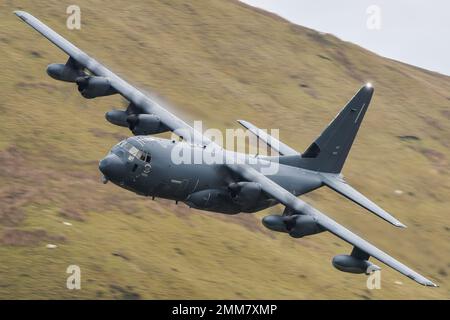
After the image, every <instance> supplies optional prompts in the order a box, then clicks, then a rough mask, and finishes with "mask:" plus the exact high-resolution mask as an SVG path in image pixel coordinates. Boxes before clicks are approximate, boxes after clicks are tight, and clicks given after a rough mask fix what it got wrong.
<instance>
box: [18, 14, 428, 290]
mask: <svg viewBox="0 0 450 320" xmlns="http://www.w3.org/2000/svg"><path fill="white" fill-rule="evenodd" d="M15 14H16V15H17V16H18V17H19V18H21V19H22V20H23V21H24V22H26V23H27V24H28V25H30V26H31V27H33V28H34V29H35V30H36V31H38V32H39V33H40V34H42V35H43V36H44V37H46V38H47V39H48V40H50V41H51V42H52V43H53V44H55V45H56V46H57V47H59V48H60V49H61V50H62V51H64V52H65V53H66V54H67V55H68V56H69V59H68V61H67V63H66V64H51V65H49V66H48V68H47V73H48V74H49V75H50V76H51V77H52V78H54V79H57V80H60V81H66V82H73V83H76V84H77V86H78V90H79V91H80V93H81V94H82V95H83V97H85V98H88V99H91V98H96V97H101V96H108V95H112V94H117V93H118V94H120V95H122V96H123V97H124V98H125V99H126V100H128V102H129V105H128V108H127V109H126V110H124V111H121V110H112V111H110V112H107V113H106V119H107V120H108V121H109V122H111V123H113V124H115V125H119V126H123V127H128V128H129V129H130V130H131V131H132V132H133V134H134V135H135V136H133V137H130V138H128V139H126V140H123V141H121V142H120V143H118V144H117V145H116V146H114V147H113V148H112V149H111V151H110V153H109V154H108V155H107V156H106V157H105V158H104V159H102V160H101V161H100V163H99V169H100V171H101V172H102V173H103V175H104V179H105V181H108V180H109V181H111V182H113V183H114V184H116V185H118V186H120V187H122V188H125V189H128V190H131V191H133V192H136V193H138V194H141V195H145V196H152V197H161V198H166V199H172V200H176V201H182V202H184V203H186V204H187V205H189V206H190V207H193V208H196V209H200V210H208V211H215V212H221V213H226V214H236V213H239V212H256V211H259V210H262V209H265V208H268V207H271V206H273V205H276V204H279V203H280V204H282V205H284V206H285V210H284V212H283V214H282V215H269V216H266V217H264V218H263V220H262V222H263V224H264V226H265V227H267V228H268V229H270V230H273V231H278V232H284V233H288V234H289V235H290V236H292V237H294V238H300V237H304V236H309V235H313V234H316V233H320V232H323V231H329V232H331V233H333V234H334V235H336V236H337V237H339V238H341V239H342V240H345V241H346V242H348V243H350V244H351V245H352V246H353V250H352V252H351V254H350V255H338V256H335V257H334V258H333V260H332V263H333V265H334V266H335V267H336V268H337V269H339V270H341V271H344V272H350V273H366V274H368V273H370V272H373V271H375V270H379V269H380V268H379V267H378V266H376V265H374V264H373V263H372V262H369V258H370V257H374V258H376V259H377V260H379V261H381V262H383V263H385V264H386V265H388V266H390V267H392V268H393V269H395V270H397V271H399V272H400V273H402V274H404V275H405V276H407V277H409V278H411V279H412V280H414V281H417V282H418V283H420V284H422V285H425V286H437V285H436V284H434V283H433V282H431V281H430V280H428V279H426V278H425V277H423V276H422V275H420V274H419V273H417V272H415V271H414V270H412V269H410V268H409V267H407V266H406V265H404V264H402V263H400V262H399V261H397V260H396V259H394V258H392V257H391V256H389V255H388V254H386V253H385V252H383V251H381V250H380V249H378V248H376V247H375V246H373V245H372V244H370V243H369V242H367V241H365V240H364V239H362V238H360V237H359V236H357V235H356V234H354V233H353V232H351V231H349V230H348V229H346V228H345V227H343V226H341V225H340V224H338V223H337V222H336V221H334V220H332V219H331V218H329V217H328V216H326V215H325V214H324V213H322V212H320V211H319V210H317V209H315V208H314V207H312V206H311V205H309V204H307V203H306V202H304V201H302V200H300V199H298V198H297V196H299V195H302V194H305V193H308V192H310V191H313V190H315V189H318V188H320V187H322V186H324V185H326V186H328V187H329V188H331V189H333V190H335V191H336V192H338V193H340V194H342V195H343V196H345V197H347V198H348V199H350V200H352V201H354V202H355V203H357V204H359V205H360V206H362V207H364V208H366V209H367V210H369V211H371V212H372V213H374V214H376V215H377V216H379V217H381V218H382V219H384V220H386V221H388V222H389V223H391V224H393V225H394V226H397V227H405V226H404V225H403V224H402V223H401V222H400V221H398V220H397V219H395V218H394V217H393V216H391V215H390V214H389V213H387V212H386V211H385V210H383V209H382V208H380V207H379V206H378V205H376V204H375V203H373V202H372V201H371V200H369V199H368V198H366V197H365V196H364V195H362V194H361V193H359V192H358V191H357V190H355V189H354V188H352V187H351V186H350V185H349V184H347V182H346V181H345V180H344V179H343V175H342V174H341V170H342V167H343V165H344V162H345V159H346V158H347V155H348V153H349V151H350V148H351V146H352V143H353V140H354V138H355V136H356V133H357V132H358V129H359V126H360V124H361V122H362V120H363V117H364V114H365V112H366V110H367V108H368V106H369V102H370V100H371V98H372V95H373V92H374V89H373V88H372V86H371V85H370V84H367V85H365V86H363V87H362V88H361V89H360V90H359V91H358V92H357V93H356V95H355V96H354V97H353V98H352V99H351V100H350V101H349V102H348V103H347V105H346V106H345V107H344V108H343V109H342V110H341V111H340V112H339V114H338V115H337V116H336V117H335V118H334V120H333V121H332V122H331V123H330V124H329V125H328V126H327V127H326V128H325V130H324V131H323V132H322V134H321V135H320V136H319V137H318V138H317V139H316V140H315V141H314V142H313V143H312V144H311V145H310V146H309V148H308V149H307V150H306V151H305V152H304V153H302V154H301V153H299V152H297V151H296V150H294V149H292V148H290V147H289V146H287V145H285V144H283V143H282V142H280V141H278V140H276V139H275V138H273V137H271V136H270V135H268V134H267V133H265V132H264V131H262V130H259V129H258V128H257V127H255V126H254V125H253V124H251V123H249V122H246V121H239V122H240V124H241V125H243V126H244V127H246V128H247V129H248V130H250V131H251V132H252V133H254V134H255V135H256V136H257V137H258V138H259V139H261V140H262V141H264V142H265V143H266V144H268V145H269V146H271V147H272V148H273V149H274V150H276V151H277V152H278V153H279V156H277V157H273V156H272V157H269V156H257V157H255V156H250V155H245V154H241V153H236V152H232V151H228V150H225V149H223V148H221V147H220V146H218V145H217V144H216V143H215V142H213V141H211V140H210V139H208V138H207V137H206V136H204V135H202V134H201V133H199V132H197V131H195V130H194V129H193V128H192V127H191V126H189V125H188V124H187V123H185V122H184V121H183V120H181V119H179V118H178V117H176V116H175V115H173V114H172V113H170V112H169V111H168V110H166V109H164V108H163V107H162V106H161V105H160V104H158V103H157V102H155V101H153V100H152V98H151V97H149V96H146V95H145V94H143V93H142V92H140V91H139V90H138V89H136V88H135V87H133V86H132V85H130V84H129V83H127V82H126V81H124V80H123V79H122V78H120V77H119V76H117V75H116V74H114V73H113V72H111V71H110V70H108V69H107V68H106V67H104V66H103V65H101V64H100V63H98V62H97V61H96V60H94V59H93V58H91V57H90V56H88V55H87V54H86V53H84V52H83V51H81V50H80V49H78V48H77V47H75V46H74V45H73V44H72V43H70V42H69V41H67V40H66V39H64V38H63V37H62V36H60V35H59V34H57V33H56V32H55V31H53V30H52V29H50V28H49V27H47V26H46V25H45V24H43V23H42V22H41V21H39V20H38V19H36V18H35V17H33V16H32V15H30V14H29V13H27V12H24V11H16V12H15ZM168 131H172V132H173V133H175V134H176V135H178V136H179V137H180V138H181V141H178V142H176V141H175V140H168V139H162V138H155V137H147V136H148V135H151V134H157V133H162V132H168ZM175 148H177V150H178V151H181V152H182V153H183V152H186V153H188V154H191V155H196V154H197V155H198V154H199V155H200V156H202V157H203V156H205V155H208V154H211V153H212V152H214V153H215V158H216V159H217V158H221V159H222V160H223V161H221V162H220V163H213V164H207V163H179V164H174V163H173V161H172V155H173V151H174V149H175ZM178 151H177V152H178ZM230 159H234V160H236V159H240V160H241V161H234V160H233V161H228V160H230ZM250 160H252V161H250ZM275 162H276V163H277V165H278V167H277V171H276V173H272V174H264V168H267V167H268V166H270V165H271V164H273V163H275Z"/></svg>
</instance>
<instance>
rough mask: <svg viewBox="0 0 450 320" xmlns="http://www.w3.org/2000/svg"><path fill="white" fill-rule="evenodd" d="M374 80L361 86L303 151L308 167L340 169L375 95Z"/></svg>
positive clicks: (323, 169) (333, 171)
mask: <svg viewBox="0 0 450 320" xmlns="http://www.w3.org/2000/svg"><path fill="white" fill-rule="evenodd" d="M373 91H374V90H373V88H372V85H371V84H366V85H365V86H364V87H362V88H361V89H360V90H359V91H358V92H357V93H356V94H355V96H354V97H353V98H352V99H351V100H350V101H349V102H348V103H347V105H346V106H345V107H344V108H343V109H342V110H341V111H340V112H339V113H338V115H337V116H336V117H335V118H334V119H333V121H331V123H330V124H329V125H328V127H326V128H325V130H324V131H323V132H322V134H321V135H320V136H319V137H318V138H317V139H316V140H315V141H314V142H313V143H312V144H311V145H310V146H309V147H308V149H306V151H305V152H304V153H303V154H302V157H301V159H300V163H299V166H300V167H302V168H305V169H310V170H315V171H322V172H330V173H340V172H341V170H342V167H343V166H344V162H345V159H346V158H347V155H348V153H349V151H350V148H351V147H352V144H353V141H354V140H355V136H356V133H357V132H358V129H359V126H360V125H361V122H362V120H363V118H364V114H365V113H366V110H367V108H368V107H369V103H370V100H371V98H372V95H373Z"/></svg>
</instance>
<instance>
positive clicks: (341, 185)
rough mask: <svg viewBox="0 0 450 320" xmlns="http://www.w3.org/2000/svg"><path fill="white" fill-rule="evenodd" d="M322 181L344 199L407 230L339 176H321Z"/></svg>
mask: <svg viewBox="0 0 450 320" xmlns="http://www.w3.org/2000/svg"><path fill="white" fill-rule="evenodd" d="M321 176H322V181H323V183H324V184H325V185H327V186H328V187H330V188H331V189H333V190H334V191H336V192H338V193H340V194H342V195H343V196H344V197H346V198H348V199H350V200H352V201H353V202H355V203H357V204H359V205H360V206H361V207H363V208H365V209H367V210H369V211H371V212H373V213H374V214H376V215H377V216H379V217H380V218H382V219H384V220H386V221H387V222H389V223H391V224H393V225H394V226H396V227H401V228H406V226H405V225H404V224H403V223H401V222H400V221H398V220H397V219H395V218H394V217H393V216H391V215H390V214H389V213H387V212H386V211H384V210H383V209H381V208H380V207H379V206H378V205H376V204H375V203H374V202H372V201H371V200H369V199H367V198H366V197H365V196H364V195H362V194H361V193H360V192H358V191H357V190H355V189H354V188H352V187H351V186H350V185H349V184H347V182H345V181H344V180H343V179H342V178H340V177H339V176H338V175H334V174H323V173H322V174H321Z"/></svg>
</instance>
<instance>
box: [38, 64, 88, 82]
mask: <svg viewBox="0 0 450 320" xmlns="http://www.w3.org/2000/svg"><path fill="white" fill-rule="evenodd" d="M47 74H48V75H49V76H50V77H52V78H53V79H56V80H59V81H66V82H76V80H77V78H79V77H83V76H84V75H85V73H84V72H83V71H82V70H77V69H74V68H72V67H71V66H70V65H67V64H62V63H52V64H50V65H48V67H47Z"/></svg>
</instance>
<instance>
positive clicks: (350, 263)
mask: <svg viewBox="0 0 450 320" xmlns="http://www.w3.org/2000/svg"><path fill="white" fill-rule="evenodd" d="M332 263H333V266H334V267H335V268H336V269H338V270H339V271H342V272H348V273H365V274H370V273H372V272H373V271H377V270H381V268H380V267H378V266H377V265H375V264H373V263H372V262H370V261H368V260H364V259H360V258H357V257H354V256H352V255H346V254H341V255H338V256H335V257H334V258H333V260H332Z"/></svg>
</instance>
